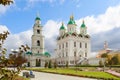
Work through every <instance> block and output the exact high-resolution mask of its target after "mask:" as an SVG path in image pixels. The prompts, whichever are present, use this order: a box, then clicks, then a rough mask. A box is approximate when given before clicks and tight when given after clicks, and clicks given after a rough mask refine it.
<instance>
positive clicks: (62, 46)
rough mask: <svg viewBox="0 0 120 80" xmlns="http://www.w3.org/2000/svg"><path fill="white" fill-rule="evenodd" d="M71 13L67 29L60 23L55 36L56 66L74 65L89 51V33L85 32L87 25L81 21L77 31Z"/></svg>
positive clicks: (79, 62)
mask: <svg viewBox="0 0 120 80" xmlns="http://www.w3.org/2000/svg"><path fill="white" fill-rule="evenodd" d="M76 27H77V25H76V23H75V20H74V17H73V15H72V16H70V20H69V22H68V24H67V29H66V28H65V26H64V24H63V23H62V25H61V27H60V29H59V36H58V38H57V48H56V49H55V54H56V61H57V64H58V66H65V65H66V64H67V65H69V66H75V65H76V64H82V63H83V61H85V60H87V58H88V57H89V55H90V52H91V42H90V35H88V34H87V27H86V25H85V22H84V21H83V22H82V24H81V26H80V28H79V31H80V32H79V33H78V32H77V29H76Z"/></svg>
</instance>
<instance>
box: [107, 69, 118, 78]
mask: <svg viewBox="0 0 120 80" xmlns="http://www.w3.org/2000/svg"><path fill="white" fill-rule="evenodd" d="M106 72H107V73H110V74H112V75H115V76H118V77H120V73H118V72H115V71H112V70H107V71H106Z"/></svg>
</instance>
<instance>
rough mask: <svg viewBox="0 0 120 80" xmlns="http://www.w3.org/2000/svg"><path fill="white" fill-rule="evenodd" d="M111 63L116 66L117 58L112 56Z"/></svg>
mask: <svg viewBox="0 0 120 80" xmlns="http://www.w3.org/2000/svg"><path fill="white" fill-rule="evenodd" d="M111 60H112V62H113V64H114V65H117V64H119V61H118V58H117V56H114V57H112V59H111Z"/></svg>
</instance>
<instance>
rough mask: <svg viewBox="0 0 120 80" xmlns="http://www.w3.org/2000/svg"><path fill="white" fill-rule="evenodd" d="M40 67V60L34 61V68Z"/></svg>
mask: <svg viewBox="0 0 120 80" xmlns="http://www.w3.org/2000/svg"><path fill="white" fill-rule="evenodd" d="M40 66H41V59H36V67H40Z"/></svg>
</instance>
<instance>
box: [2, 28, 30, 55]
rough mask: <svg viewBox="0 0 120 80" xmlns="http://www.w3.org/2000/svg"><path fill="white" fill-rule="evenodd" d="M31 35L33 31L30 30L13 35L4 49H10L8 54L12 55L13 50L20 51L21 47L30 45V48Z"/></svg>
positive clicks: (9, 37) (6, 42)
mask: <svg viewBox="0 0 120 80" xmlns="http://www.w3.org/2000/svg"><path fill="white" fill-rule="evenodd" d="M31 35H32V30H28V31H25V32H21V33H18V34H12V33H11V34H10V35H9V36H8V38H7V39H6V41H5V44H4V47H6V48H7V49H8V53H10V50H11V49H18V48H19V47H20V46H21V45H25V44H28V45H29V46H31Z"/></svg>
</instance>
